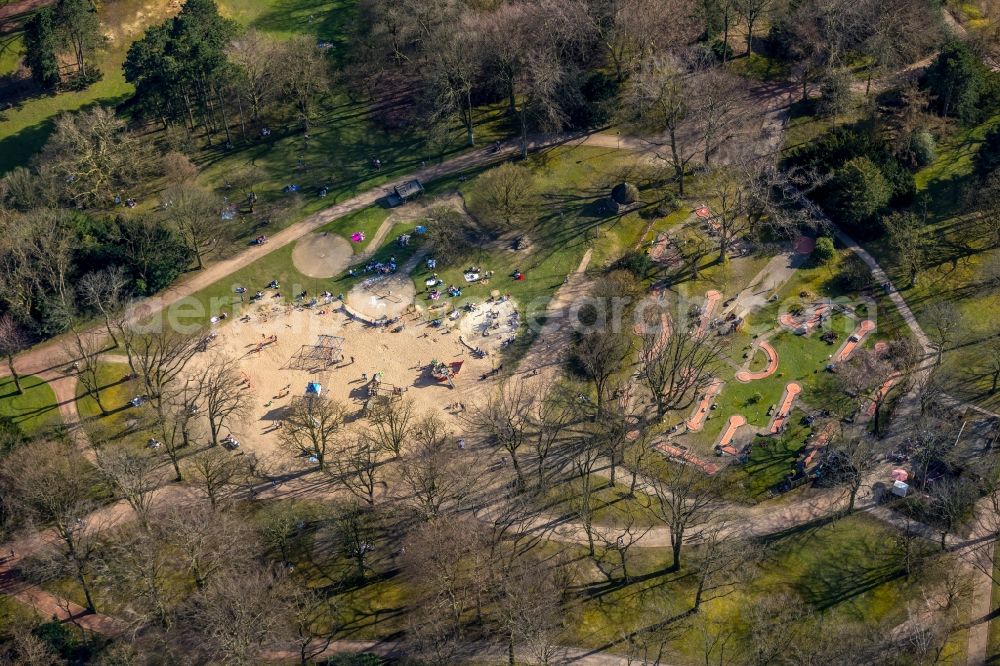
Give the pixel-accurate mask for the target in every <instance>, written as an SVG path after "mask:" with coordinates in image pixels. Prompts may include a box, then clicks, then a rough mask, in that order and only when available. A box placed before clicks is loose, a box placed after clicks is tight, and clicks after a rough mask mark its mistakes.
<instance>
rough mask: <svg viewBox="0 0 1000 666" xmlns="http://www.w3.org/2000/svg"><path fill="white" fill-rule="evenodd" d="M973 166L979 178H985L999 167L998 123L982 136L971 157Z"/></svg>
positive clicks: (999, 133) (999, 127)
mask: <svg viewBox="0 0 1000 666" xmlns="http://www.w3.org/2000/svg"><path fill="white" fill-rule="evenodd" d="M973 166H974V167H975V170H976V174H977V175H978V176H979V177H980V178H985V177H986V176H988V175H989V174H991V173H993V172H994V171H995V170H996V169H997V167H1000V125H997V126H996V127H994V128H993V129H991V130H990V131H989V132H987V133H986V136H985V137H983V143H982V145H980V146H979V151H978V152H977V153H976V156H975V157H974V158H973Z"/></svg>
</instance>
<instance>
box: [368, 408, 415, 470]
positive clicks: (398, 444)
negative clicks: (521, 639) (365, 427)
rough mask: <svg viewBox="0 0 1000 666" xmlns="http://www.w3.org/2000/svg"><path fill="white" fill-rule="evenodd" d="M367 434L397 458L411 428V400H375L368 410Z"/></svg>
mask: <svg viewBox="0 0 1000 666" xmlns="http://www.w3.org/2000/svg"><path fill="white" fill-rule="evenodd" d="M368 420H369V422H370V423H371V428H370V432H369V436H370V437H372V438H373V439H374V440H375V442H376V443H377V444H378V445H379V446H380V447H381V448H382V449H383V450H385V451H386V453H388V454H389V455H391V456H392V457H393V458H399V456H400V455H401V454H402V452H403V444H404V443H405V442H406V440H407V438H408V437H409V436H410V431H411V429H412V428H413V400H411V399H410V398H404V399H402V400H375V401H374V404H373V405H372V406H371V409H370V411H369V415H368Z"/></svg>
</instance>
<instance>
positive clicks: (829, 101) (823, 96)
mask: <svg viewBox="0 0 1000 666" xmlns="http://www.w3.org/2000/svg"><path fill="white" fill-rule="evenodd" d="M819 91H820V95H819V101H818V102H817V104H816V111H817V113H819V115H821V116H823V117H825V118H830V117H832V116H839V115H840V114H842V113H846V112H847V111H848V110H849V109H850V108H851V75H850V73H849V72H847V71H845V70H842V69H838V70H831V71H829V72H827V73H826V75H825V76H824V77H823V79H822V80H821V81H820V86H819Z"/></svg>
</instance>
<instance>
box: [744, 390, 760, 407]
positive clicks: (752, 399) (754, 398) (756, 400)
mask: <svg viewBox="0 0 1000 666" xmlns="http://www.w3.org/2000/svg"><path fill="white" fill-rule="evenodd" d="M763 399H764V396H763V395H761V393H760V391H756V392H754V394H753V395H751V396H749V397H748V398H747V403H746V404H748V405H756V404H757V403H759V402H760V401H761V400H763Z"/></svg>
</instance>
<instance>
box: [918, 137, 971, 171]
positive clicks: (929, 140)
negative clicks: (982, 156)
mask: <svg viewBox="0 0 1000 666" xmlns="http://www.w3.org/2000/svg"><path fill="white" fill-rule="evenodd" d="M984 145H985V144H984ZM909 148H910V154H911V155H913V161H914V163H915V164H916V166H918V167H925V166H927V165H928V164H930V163H931V162H933V161H934V160H935V159H937V145H936V144H935V142H934V135H933V134H931V133H930V131H929V130H927V129H924V128H921V129H918V130H916V131H914V132H913V133H912V134H910V146H909ZM980 150H982V148H980Z"/></svg>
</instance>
